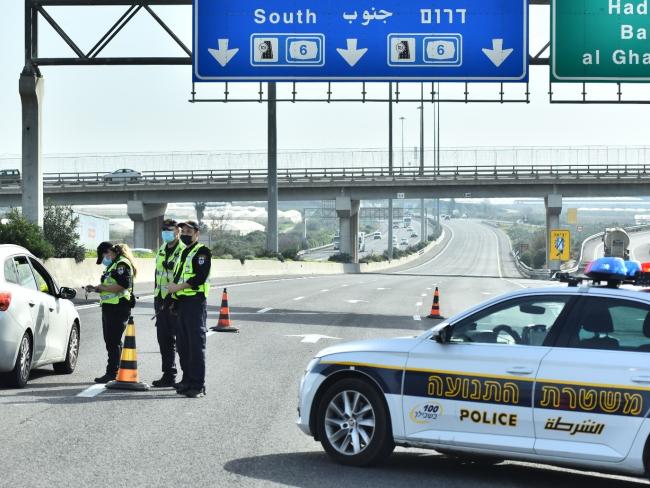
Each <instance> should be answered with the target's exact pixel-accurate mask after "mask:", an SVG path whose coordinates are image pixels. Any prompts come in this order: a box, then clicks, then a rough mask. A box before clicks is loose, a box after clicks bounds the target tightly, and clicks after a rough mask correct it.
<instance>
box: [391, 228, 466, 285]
mask: <svg viewBox="0 0 650 488" xmlns="http://www.w3.org/2000/svg"><path fill="white" fill-rule="evenodd" d="M447 229H449V232H450V233H451V237H450V238H449V242H447V245H446V246H445V247H443V248H442V251H440V252H439V253H438V254H436V255H435V256H434V257H432V258H431V259H429V260H428V261H427V262H425V263H422V264H420V265H418V266H415V267H414V268H409V269H407V270H404V271H398V272H397V273H395V274H403V273H411V272H413V271H414V270H416V269H420V268H424V267H425V266H427V265H429V264H431V263H433V262H434V261H436V260H437V259H439V258H440V257H441V256H442V255H443V254H444V253H445V251H446V250H447V249H449V246H450V245H451V243H452V241H453V240H454V230H453V229H452V228H451V227H446V228H445V229H444V230H443V235H444V232H445V231H446V230H447Z"/></svg>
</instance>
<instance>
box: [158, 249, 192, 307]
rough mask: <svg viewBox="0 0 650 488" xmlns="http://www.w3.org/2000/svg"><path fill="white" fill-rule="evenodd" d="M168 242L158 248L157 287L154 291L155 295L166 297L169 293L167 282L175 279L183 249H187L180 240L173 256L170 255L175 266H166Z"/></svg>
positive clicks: (170, 260) (170, 261)
mask: <svg viewBox="0 0 650 488" xmlns="http://www.w3.org/2000/svg"><path fill="white" fill-rule="evenodd" d="M166 248H167V244H163V245H162V246H161V247H160V249H158V254H157V255H156V289H155V291H154V296H156V297H158V296H159V297H160V298H165V297H167V295H168V294H169V292H168V291H167V284H168V283H171V282H172V281H174V270H175V269H176V264H177V263H178V261H179V260H180V258H181V254H182V253H183V249H185V244H183V243H182V242H180V241H179V242H178V244H177V246H176V249H174V252H173V253H172V255H171V256H169V260H168V262H169V263H172V264H173V266H172V267H171V269H167V268H165V258H166V257H167V250H166Z"/></svg>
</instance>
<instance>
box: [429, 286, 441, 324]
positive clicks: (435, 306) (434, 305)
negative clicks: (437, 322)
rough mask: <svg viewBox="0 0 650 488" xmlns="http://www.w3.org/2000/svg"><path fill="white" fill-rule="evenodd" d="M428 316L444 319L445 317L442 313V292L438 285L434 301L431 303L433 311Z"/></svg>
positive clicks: (434, 293)
mask: <svg viewBox="0 0 650 488" xmlns="http://www.w3.org/2000/svg"><path fill="white" fill-rule="evenodd" d="M428 318H430V319H444V317H443V316H442V315H440V292H439V291H438V287H437V286H436V289H435V291H434V292H433V303H432V304H431V313H430V314H429V317H428Z"/></svg>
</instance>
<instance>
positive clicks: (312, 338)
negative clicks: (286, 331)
mask: <svg viewBox="0 0 650 488" xmlns="http://www.w3.org/2000/svg"><path fill="white" fill-rule="evenodd" d="M285 337H302V340H301V341H300V342H306V343H307V344H316V343H317V342H318V341H320V340H321V339H332V340H337V341H338V340H341V338H340V337H331V336H326V335H321V334H292V335H285Z"/></svg>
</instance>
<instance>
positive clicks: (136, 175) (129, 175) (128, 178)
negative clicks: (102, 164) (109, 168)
mask: <svg viewBox="0 0 650 488" xmlns="http://www.w3.org/2000/svg"><path fill="white" fill-rule="evenodd" d="M141 178H142V173H140V172H139V171H135V170H133V169H118V170H115V171H113V172H112V173H108V174H105V175H104V181H105V182H106V183H135V182H138V181H140V179H141Z"/></svg>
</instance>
